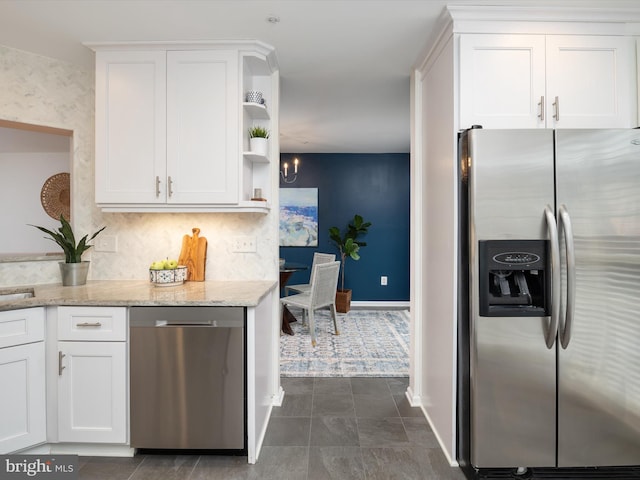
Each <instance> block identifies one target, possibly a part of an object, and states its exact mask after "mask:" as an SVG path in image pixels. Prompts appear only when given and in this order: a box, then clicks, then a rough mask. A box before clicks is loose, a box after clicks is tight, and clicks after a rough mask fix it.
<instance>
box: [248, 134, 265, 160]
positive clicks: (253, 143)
mask: <svg viewBox="0 0 640 480" xmlns="http://www.w3.org/2000/svg"><path fill="white" fill-rule="evenodd" d="M249 150H250V151H251V153H255V154H256V155H264V156H265V157H266V156H267V151H268V150H269V143H268V139H267V138H263V137H253V138H250V139H249Z"/></svg>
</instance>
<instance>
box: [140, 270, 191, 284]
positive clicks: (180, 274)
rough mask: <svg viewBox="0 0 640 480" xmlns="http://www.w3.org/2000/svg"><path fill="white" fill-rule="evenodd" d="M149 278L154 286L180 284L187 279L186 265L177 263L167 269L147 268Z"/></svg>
mask: <svg viewBox="0 0 640 480" xmlns="http://www.w3.org/2000/svg"><path fill="white" fill-rule="evenodd" d="M149 279H150V280H151V282H152V283H153V284H154V285H155V286H156V287H170V286H173V285H182V284H183V283H184V281H185V280H186V279H187V267H185V266H184V265H178V266H177V267H176V268H172V269H169V270H151V269H150V270H149Z"/></svg>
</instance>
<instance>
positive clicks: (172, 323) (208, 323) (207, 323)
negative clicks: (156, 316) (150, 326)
mask: <svg viewBox="0 0 640 480" xmlns="http://www.w3.org/2000/svg"><path fill="white" fill-rule="evenodd" d="M155 326H156V327H217V326H218V322H217V321H216V320H203V321H198V322H194V321H188V322H186V321H185V322H181V321H179V320H156V322H155Z"/></svg>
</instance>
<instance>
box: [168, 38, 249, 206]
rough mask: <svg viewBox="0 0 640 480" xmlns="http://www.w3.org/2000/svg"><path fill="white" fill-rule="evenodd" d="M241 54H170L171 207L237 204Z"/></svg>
mask: <svg viewBox="0 0 640 480" xmlns="http://www.w3.org/2000/svg"><path fill="white" fill-rule="evenodd" d="M238 90H239V86H238V52H237V51H216V50H213V51H209V50H196V51H173V52H167V191H166V195H167V201H168V202H170V203H186V204H188V203H195V204H199V203H231V204H233V203H238V190H239V185H238V170H239V168H240V165H239V162H238V141H237V138H238V127H237V125H238V99H239V98H240V96H239V93H238Z"/></svg>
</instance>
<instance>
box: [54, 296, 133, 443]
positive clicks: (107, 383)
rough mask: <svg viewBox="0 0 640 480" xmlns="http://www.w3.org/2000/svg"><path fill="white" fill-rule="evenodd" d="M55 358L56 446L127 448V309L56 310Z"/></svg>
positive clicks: (67, 308) (86, 308)
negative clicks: (123, 446)
mask: <svg viewBox="0 0 640 480" xmlns="http://www.w3.org/2000/svg"><path fill="white" fill-rule="evenodd" d="M114 324H115V325H118V326H121V327H122V328H120V329H115V330H120V331H121V332H122V334H121V337H119V338H118V337H114V336H113V332H114V329H113V328H111V326H112V325H114ZM70 325H74V328H72V329H69V326H70ZM104 327H107V328H105V329H104V330H101V329H103V328H104ZM101 336H104V338H105V339H108V340H109V341H100V340H101ZM80 339H82V340H80ZM57 358H58V395H57V400H58V441H59V442H75V443H115V444H122V443H126V442H127V381H128V375H127V343H126V308H101V307H60V308H58V357H57Z"/></svg>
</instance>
